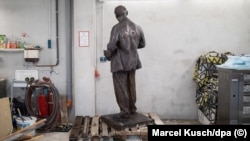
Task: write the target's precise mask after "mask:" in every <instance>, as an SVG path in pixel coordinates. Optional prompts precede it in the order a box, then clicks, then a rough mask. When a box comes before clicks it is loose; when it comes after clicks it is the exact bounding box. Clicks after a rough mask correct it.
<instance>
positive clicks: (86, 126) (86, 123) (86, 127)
mask: <svg viewBox="0 0 250 141" xmlns="http://www.w3.org/2000/svg"><path fill="white" fill-rule="evenodd" d="M89 122H90V117H89V116H85V117H84V124H83V130H82V137H83V138H88V135H89Z"/></svg>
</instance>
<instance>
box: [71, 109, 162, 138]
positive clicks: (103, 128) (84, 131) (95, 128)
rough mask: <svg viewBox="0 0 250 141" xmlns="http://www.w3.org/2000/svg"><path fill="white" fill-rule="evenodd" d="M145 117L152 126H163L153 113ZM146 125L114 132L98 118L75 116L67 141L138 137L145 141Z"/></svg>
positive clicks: (146, 134)
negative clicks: (150, 120) (150, 121)
mask: <svg viewBox="0 0 250 141" xmlns="http://www.w3.org/2000/svg"><path fill="white" fill-rule="evenodd" d="M144 115H145V116H147V117H149V118H151V119H152V120H153V123H152V124H155V125H160V124H164V122H163V121H161V119H160V118H159V117H158V116H157V114H155V113H147V114H144ZM147 126H148V125H147V124H144V125H138V126H136V127H129V128H125V129H122V130H115V129H114V128H112V127H110V126H108V125H107V124H106V123H105V122H103V121H102V119H101V117H100V116H93V117H90V116H76V118H75V122H74V125H73V127H72V129H71V132H70V135H69V141H78V140H84V139H91V140H95V141H98V140H100V139H104V140H107V141H109V140H110V139H113V140H117V139H118V140H120V141H125V140H126V139H127V137H128V136H138V137H140V138H141V140H143V141H147V136H148V129H147Z"/></svg>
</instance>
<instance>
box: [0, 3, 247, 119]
mask: <svg viewBox="0 0 250 141" xmlns="http://www.w3.org/2000/svg"><path fill="white" fill-rule="evenodd" d="M48 1H49V0H40V1H33V0H19V1H16V0H0V3H1V4H0V17H1V18H2V19H3V20H1V22H0V34H6V35H8V36H11V35H12V34H13V35H15V36H20V34H21V33H22V32H26V33H27V34H28V35H29V42H36V43H37V44H39V45H40V46H42V47H44V49H43V50H42V51H41V60H40V61H39V64H54V63H55V61H56V60H55V58H56V54H55V53H56V50H55V18H54V15H55V13H54V12H55V11H54V9H55V8H54V4H55V3H54V1H53V0H52V1H51V3H52V6H51V8H52V10H51V12H52V13H51V16H52V17H51V26H52V27H51V31H52V32H51V39H52V44H53V47H52V48H51V49H48V48H46V46H47V39H48V36H49V33H48V23H49V22H48ZM59 3H60V4H59V5H60V7H59V9H60V12H59V13H60V14H59V15H60V17H59V20H60V26H59V38H60V64H59V66H57V67H55V68H54V70H55V71H57V72H58V74H52V75H51V77H52V80H53V81H54V83H55V85H56V86H57V88H58V89H59V91H60V92H61V93H62V94H65V93H66V87H67V82H68V80H67V78H66V73H67V68H66V62H67V59H69V58H67V55H66V54H67V51H66V49H68V47H69V46H70V45H69V44H70V43H69V41H68V36H69V32H67V30H68V29H69V28H70V27H69V26H68V25H67V22H68V21H69V19H68V18H67V16H66V15H67V14H66V13H67V8H66V7H67V6H68V5H67V2H66V1H64V0H59ZM118 4H124V5H125V6H126V7H127V9H128V11H129V18H130V19H132V20H133V21H134V22H136V23H138V24H140V25H141V26H142V27H143V29H144V32H145V36H146V41H147V46H146V48H145V49H142V50H140V51H139V53H140V56H141V61H142V65H143V67H142V69H141V70H138V71H137V96H138V101H137V107H138V111H139V112H156V113H157V114H158V115H159V116H160V117H161V118H169V119H170V118H171V119H188V118H189V119H194V118H197V107H196V104H195V87H196V84H195V83H194V82H193V80H192V75H193V71H194V64H195V61H196V59H197V57H198V56H199V55H200V54H203V53H207V52H208V51H211V50H215V51H218V52H226V51H231V52H233V53H235V54H242V53H244V54H249V45H250V36H249V35H250V14H249V13H250V1H249V0H209V1H208V0H185V1H184V0H166V1H138V0H137V1H134V2H132V1H130V2H128V1H125V0H123V1H118V2H117V1H109V2H104V3H99V2H98V3H97V5H95V1H93V0H84V1H83V0H74V16H73V18H74V20H73V22H74V23H73V26H74V30H73V31H74V33H73V37H74V39H73V47H72V49H73V62H72V64H73V79H74V81H73V95H74V99H73V104H74V105H73V107H72V110H73V111H72V112H70V116H71V117H72V118H73V117H74V116H75V115H90V116H91V115H95V114H98V115H101V114H109V113H114V112H118V106H117V104H116V101H115V97H114V92H113V84H112V77H111V73H110V64H109V62H102V63H101V62H99V57H101V56H102V55H103V54H102V50H103V49H105V48H106V45H107V43H108V39H109V33H110V30H111V28H112V26H113V25H114V24H115V23H116V22H117V21H116V19H115V17H114V15H113V10H114V7H115V6H117V5H118ZM95 21H96V22H95ZM95 25H96V26H95ZM82 30H86V31H89V32H90V36H89V37H90V46H89V47H79V46H78V41H79V40H78V31H82ZM22 56H23V54H22V52H0V76H7V77H8V80H11V79H13V77H14V70H15V69H33V67H32V65H30V64H26V63H25V62H24V60H23V58H22ZM24 65H25V66H24ZM35 69H39V70H40V71H39V72H40V73H41V76H45V75H48V76H50V73H49V71H50V68H35ZM95 69H97V70H98V71H99V73H100V77H98V78H95V77H94V71H95ZM9 89H10V84H9V83H8V90H9ZM74 110H75V111H74Z"/></svg>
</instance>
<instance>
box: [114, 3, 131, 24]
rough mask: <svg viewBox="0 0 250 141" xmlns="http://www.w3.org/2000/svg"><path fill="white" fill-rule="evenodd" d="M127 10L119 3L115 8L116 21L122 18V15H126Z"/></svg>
mask: <svg viewBox="0 0 250 141" xmlns="http://www.w3.org/2000/svg"><path fill="white" fill-rule="evenodd" d="M127 15H128V11H127V9H126V8H125V7H124V6H123V5H119V6H117V7H116V8H115V17H116V18H117V20H118V21H120V19H122V18H123V17H127Z"/></svg>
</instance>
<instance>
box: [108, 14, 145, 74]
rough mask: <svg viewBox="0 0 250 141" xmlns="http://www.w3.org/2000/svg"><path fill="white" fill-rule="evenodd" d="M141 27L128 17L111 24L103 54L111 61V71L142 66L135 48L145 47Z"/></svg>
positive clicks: (128, 69)
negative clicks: (108, 38)
mask: <svg viewBox="0 0 250 141" xmlns="http://www.w3.org/2000/svg"><path fill="white" fill-rule="evenodd" d="M145 44H146V43H145V38H144V33H143V31H142V28H141V27H140V26H138V25H136V24H135V23H133V22H132V21H131V20H129V19H128V18H125V19H123V20H122V21H120V22H119V23H117V24H116V25H114V26H113V28H112V30H111V35H110V41H109V43H108V46H107V50H106V51H104V55H105V57H106V58H107V60H110V61H111V72H117V71H130V70H135V69H139V68H141V67H142V65H141V61H140V58H139V55H138V52H137V49H140V48H144V47H145Z"/></svg>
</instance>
